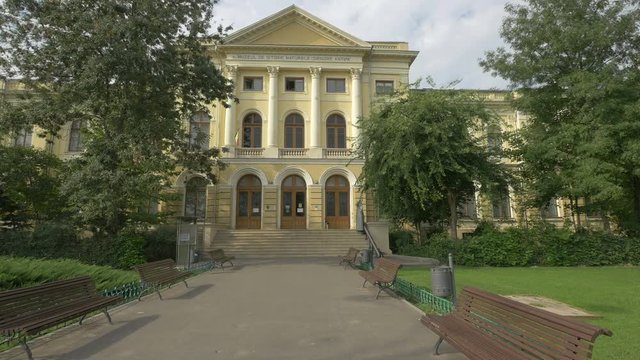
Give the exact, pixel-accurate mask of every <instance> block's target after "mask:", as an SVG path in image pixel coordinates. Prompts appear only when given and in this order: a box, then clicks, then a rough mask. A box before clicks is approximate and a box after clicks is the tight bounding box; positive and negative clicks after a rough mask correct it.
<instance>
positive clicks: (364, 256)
mask: <svg viewBox="0 0 640 360" xmlns="http://www.w3.org/2000/svg"><path fill="white" fill-rule="evenodd" d="M370 262H371V250H369V249H362V250H360V252H359V253H358V256H357V257H356V263H358V264H359V265H363V264H369V263H370Z"/></svg>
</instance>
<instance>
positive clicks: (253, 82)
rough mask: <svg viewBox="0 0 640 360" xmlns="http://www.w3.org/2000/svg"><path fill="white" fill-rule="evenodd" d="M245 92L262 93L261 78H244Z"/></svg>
mask: <svg viewBox="0 0 640 360" xmlns="http://www.w3.org/2000/svg"><path fill="white" fill-rule="evenodd" d="M244 90H245V91H262V76H245V78H244Z"/></svg>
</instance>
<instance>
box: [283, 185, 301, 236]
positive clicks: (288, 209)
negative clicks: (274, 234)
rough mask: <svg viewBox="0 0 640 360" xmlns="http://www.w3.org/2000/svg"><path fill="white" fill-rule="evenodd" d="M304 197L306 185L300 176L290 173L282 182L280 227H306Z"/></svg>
mask: <svg viewBox="0 0 640 360" xmlns="http://www.w3.org/2000/svg"><path fill="white" fill-rule="evenodd" d="M306 197H307V185H306V183H305V181H304V179H302V178H301V177H299V176H297V175H292V176H289V177H287V178H286V179H285V180H284V181H283V182H282V208H281V220H280V228H282V229H306V228H307V214H306V212H307V210H306Z"/></svg>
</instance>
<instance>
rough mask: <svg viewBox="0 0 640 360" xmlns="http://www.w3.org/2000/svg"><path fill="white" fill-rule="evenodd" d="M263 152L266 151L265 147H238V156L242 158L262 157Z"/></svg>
mask: <svg viewBox="0 0 640 360" xmlns="http://www.w3.org/2000/svg"><path fill="white" fill-rule="evenodd" d="M263 152H264V149H263V148H236V157H240V158H252V157H262V153H263Z"/></svg>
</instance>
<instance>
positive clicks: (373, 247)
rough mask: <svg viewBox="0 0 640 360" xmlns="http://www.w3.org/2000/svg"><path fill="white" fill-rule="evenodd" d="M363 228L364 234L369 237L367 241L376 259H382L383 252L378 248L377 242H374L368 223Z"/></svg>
mask: <svg viewBox="0 0 640 360" xmlns="http://www.w3.org/2000/svg"><path fill="white" fill-rule="evenodd" d="M363 228H364V233H365V235H366V237H367V240H368V241H369V248H370V249H371V250H373V251H374V252H375V253H376V257H379V258H380V257H382V252H381V251H380V249H379V248H378V244H376V241H375V240H373V236H371V233H370V232H369V227H368V226H367V223H364V226H363Z"/></svg>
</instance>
